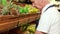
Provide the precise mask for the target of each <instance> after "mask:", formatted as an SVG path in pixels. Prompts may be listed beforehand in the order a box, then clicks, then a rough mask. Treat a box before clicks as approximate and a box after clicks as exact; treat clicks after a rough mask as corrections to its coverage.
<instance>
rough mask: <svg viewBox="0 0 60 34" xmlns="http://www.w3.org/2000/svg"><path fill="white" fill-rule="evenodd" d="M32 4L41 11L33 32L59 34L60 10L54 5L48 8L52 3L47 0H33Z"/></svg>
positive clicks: (36, 33)
mask: <svg viewBox="0 0 60 34" xmlns="http://www.w3.org/2000/svg"><path fill="white" fill-rule="evenodd" d="M32 4H33V6H34V7H37V8H38V9H40V10H41V11H42V12H41V17H40V20H39V24H38V27H37V29H36V32H35V34H60V12H58V10H57V8H56V7H55V6H53V7H50V8H48V7H49V6H51V5H54V4H53V3H50V2H49V0H34V1H33V2H32ZM47 8H48V9H47ZM46 9H47V10H46Z"/></svg>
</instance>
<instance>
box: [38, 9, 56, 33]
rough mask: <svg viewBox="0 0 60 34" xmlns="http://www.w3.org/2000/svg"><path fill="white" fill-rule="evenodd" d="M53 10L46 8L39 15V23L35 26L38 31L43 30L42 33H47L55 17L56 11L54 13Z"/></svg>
mask: <svg viewBox="0 0 60 34" xmlns="http://www.w3.org/2000/svg"><path fill="white" fill-rule="evenodd" d="M53 11H55V10H52V11H51V9H50V10H48V11H46V12H45V13H43V14H42V15H41V18H40V20H39V24H38V27H37V30H38V31H41V32H44V33H48V32H49V30H50V27H51V24H52V23H53V22H54V21H55V17H56V15H55V14H56V12H55V13H54V12H53Z"/></svg>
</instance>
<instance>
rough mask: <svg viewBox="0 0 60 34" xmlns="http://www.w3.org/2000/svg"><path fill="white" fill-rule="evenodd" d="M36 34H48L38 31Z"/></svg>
mask: <svg viewBox="0 0 60 34" xmlns="http://www.w3.org/2000/svg"><path fill="white" fill-rule="evenodd" d="M35 34H46V33H44V32H41V31H38V30H37V31H36V32H35Z"/></svg>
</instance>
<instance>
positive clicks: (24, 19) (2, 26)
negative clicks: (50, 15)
mask: <svg viewBox="0 0 60 34" xmlns="http://www.w3.org/2000/svg"><path fill="white" fill-rule="evenodd" d="M39 17H40V14H33V15H23V16H19V17H16V18H11V19H5V20H0V32H4V31H8V30H11V29H14V28H16V27H19V26H20V24H24V23H30V22H32V21H35V20H37V19H39Z"/></svg>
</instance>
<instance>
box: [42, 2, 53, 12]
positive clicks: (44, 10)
mask: <svg viewBox="0 0 60 34" xmlns="http://www.w3.org/2000/svg"><path fill="white" fill-rule="evenodd" d="M51 5H53V3H50V4H47V5H46V6H45V7H44V8H43V9H42V13H43V12H44V11H45V10H46V9H47V8H48V7H49V6H51Z"/></svg>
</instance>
